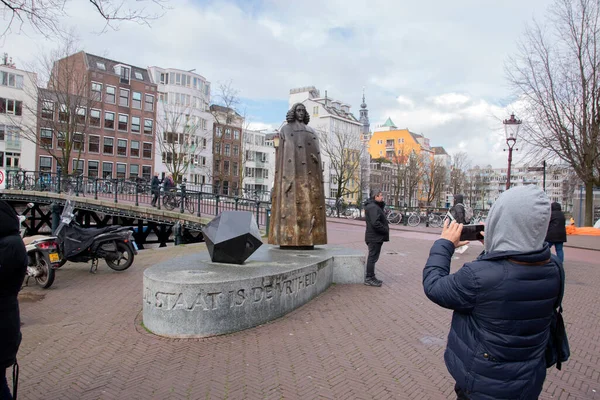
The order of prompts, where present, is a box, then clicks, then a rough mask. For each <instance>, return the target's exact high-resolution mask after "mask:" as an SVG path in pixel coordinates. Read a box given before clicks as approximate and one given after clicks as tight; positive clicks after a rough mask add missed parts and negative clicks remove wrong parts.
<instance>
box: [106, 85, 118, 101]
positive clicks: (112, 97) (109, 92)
mask: <svg viewBox="0 0 600 400" xmlns="http://www.w3.org/2000/svg"><path fill="white" fill-rule="evenodd" d="M116 93H117V89H116V88H115V87H114V86H107V87H106V97H104V102H105V103H110V104H115V101H116Z"/></svg>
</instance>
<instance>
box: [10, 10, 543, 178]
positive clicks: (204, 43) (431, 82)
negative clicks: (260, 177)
mask: <svg viewBox="0 0 600 400" xmlns="http://www.w3.org/2000/svg"><path fill="white" fill-rule="evenodd" d="M126 1H127V2H131V4H136V3H137V2H135V1H134V0H126ZM551 3H552V0H530V1H527V2H523V1H521V0H505V1H503V2H479V3H477V2H458V3H457V2H447V1H442V0H432V1H430V2H390V1H389V0H372V1H370V2H369V3H368V6H366V5H365V3H364V1H361V0H329V1H322V0H305V1H304V2H302V3H301V4H300V3H297V2H290V1H279V0H248V1H246V0H235V1H234V0H219V1H216V0H194V1H192V0H177V1H175V0H174V1H172V2H170V3H169V6H170V7H171V9H169V10H168V11H167V13H166V14H165V15H164V16H163V17H162V18H160V19H158V20H156V21H153V22H152V26H151V27H148V26H145V25H139V24H135V23H121V24H119V29H118V30H111V29H108V30H106V32H105V33H104V34H103V35H98V34H97V32H100V31H102V29H103V28H104V23H103V21H102V19H101V18H99V17H98V16H97V15H96V14H95V13H94V12H93V9H92V8H91V7H90V5H89V4H88V3H87V2H81V1H74V0H72V1H69V2H68V3H67V5H68V11H69V18H66V19H65V20H64V21H63V23H64V25H65V26H67V25H68V24H74V25H75V28H76V29H77V30H78V31H79V33H80V35H81V44H82V46H83V48H84V50H85V51H88V52H90V53H93V54H99V55H105V56H107V57H111V58H113V59H117V60H123V61H125V62H128V63H131V64H134V65H137V66H141V67H144V66H150V65H157V66H163V67H175V68H180V69H184V70H188V69H192V68H195V69H196V72H197V73H199V74H201V75H203V76H204V77H206V78H207V79H208V80H209V81H211V82H212V83H213V88H215V87H217V84H218V82H228V81H231V82H232V85H233V86H234V87H236V88H238V89H239V91H240V93H239V94H240V97H242V98H244V99H254V100H255V101H256V103H257V104H258V105H260V106H262V107H263V108H262V109H261V108H260V107H255V108H253V109H252V110H250V111H251V112H250V113H251V115H252V121H253V123H256V124H267V125H268V124H275V126H278V124H279V122H278V120H279V118H278V117H277V116H276V115H279V114H280V113H281V112H282V108H284V107H282V106H281V105H280V104H287V99H288V94H289V90H290V89H291V88H294V87H301V86H310V85H314V86H316V87H317V88H319V89H320V90H321V92H322V93H323V92H324V90H327V91H328V94H329V96H331V97H333V98H336V99H340V100H342V101H344V102H346V103H349V104H351V105H352V106H353V107H352V111H353V112H354V113H355V114H356V115H358V110H359V105H360V103H361V101H362V89H363V87H365V91H366V101H367V105H368V109H369V113H370V114H369V116H370V119H371V121H372V124H373V125H375V124H376V123H383V122H384V121H385V119H386V118H387V117H388V116H391V117H392V119H393V120H394V122H395V123H396V124H397V125H399V126H401V127H408V128H410V129H411V130H412V131H414V132H418V133H422V134H424V135H425V136H427V137H429V138H430V139H431V144H432V145H433V146H444V147H445V148H446V150H447V151H448V152H450V153H452V152H455V151H459V150H463V151H468V152H469V155H470V156H471V158H472V159H473V161H474V162H475V160H477V163H487V162H489V163H491V164H492V165H495V166H501V165H504V164H505V161H504V160H505V157H506V154H505V153H503V152H502V143H503V136H502V132H501V129H502V124H501V120H502V119H504V118H507V117H508V115H509V114H510V113H509V112H508V111H507V110H509V109H510V108H509V107H510V95H511V93H509V92H508V90H507V87H506V85H505V81H504V71H503V65H504V60H505V58H506V56H507V55H508V54H511V53H512V52H513V51H514V48H515V43H516V41H517V38H518V37H519V36H520V34H521V33H522V32H523V29H524V24H525V23H526V22H527V21H529V20H531V17H532V16H534V15H542V14H543V12H544V10H545V9H546V7H547V6H548V5H549V4H551ZM144 4H146V3H144ZM147 4H149V5H151V4H152V3H151V2H148V3H147ZM25 33H27V34H28V36H25V35H16V34H11V35H10V37H8V38H7V40H6V42H5V44H4V49H3V51H6V52H8V53H9V55H10V56H12V57H13V58H14V59H15V60H16V61H17V63H18V64H22V63H23V62H24V61H29V60H31V59H33V58H34V57H35V55H36V53H39V52H42V51H44V49H47V48H50V47H53V46H54V43H53V42H52V41H49V40H46V39H44V38H42V37H40V36H39V35H35V34H33V33H31V31H27V28H25ZM506 99H509V100H508V101H507V100H506ZM278 104H279V105H278ZM498 104H509V106H507V107H506V108H504V107H501V106H499V105H498ZM274 109H276V110H277V111H273V110H274ZM275 114H276V115H275Z"/></svg>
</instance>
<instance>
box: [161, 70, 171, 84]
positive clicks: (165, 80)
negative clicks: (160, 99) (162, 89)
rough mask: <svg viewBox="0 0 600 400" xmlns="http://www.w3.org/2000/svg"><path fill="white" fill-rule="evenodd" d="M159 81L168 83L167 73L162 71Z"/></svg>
mask: <svg viewBox="0 0 600 400" xmlns="http://www.w3.org/2000/svg"><path fill="white" fill-rule="evenodd" d="M160 83H162V84H165V85H168V84H169V74H165V73H162V72H161V74H160Z"/></svg>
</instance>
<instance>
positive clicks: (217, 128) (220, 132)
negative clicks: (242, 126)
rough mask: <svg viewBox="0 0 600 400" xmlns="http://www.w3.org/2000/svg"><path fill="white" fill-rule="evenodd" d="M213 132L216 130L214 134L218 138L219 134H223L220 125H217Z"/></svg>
mask: <svg viewBox="0 0 600 400" xmlns="http://www.w3.org/2000/svg"><path fill="white" fill-rule="evenodd" d="M215 132H216V136H217V137H218V138H220V137H221V136H223V130H222V129H221V127H220V126H217V127H216V129H215Z"/></svg>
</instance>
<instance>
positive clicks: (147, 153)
mask: <svg viewBox="0 0 600 400" xmlns="http://www.w3.org/2000/svg"><path fill="white" fill-rule="evenodd" d="M142 157H144V158H152V143H147V142H144V148H143V151H142Z"/></svg>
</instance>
